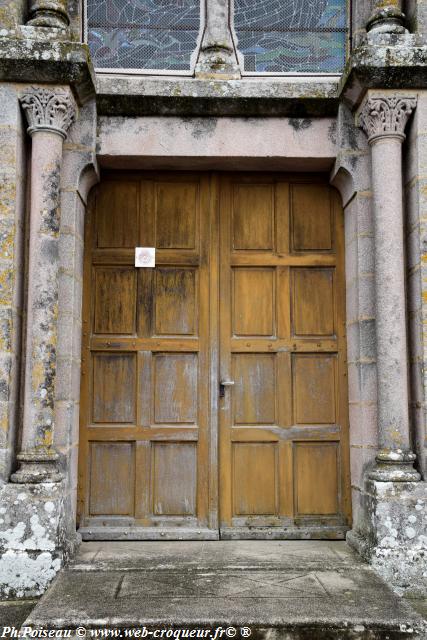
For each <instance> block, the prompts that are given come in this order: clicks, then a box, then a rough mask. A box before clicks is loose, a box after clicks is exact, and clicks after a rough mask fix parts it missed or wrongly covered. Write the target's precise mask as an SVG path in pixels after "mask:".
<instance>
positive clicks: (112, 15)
mask: <svg viewBox="0 0 427 640" xmlns="http://www.w3.org/2000/svg"><path fill="white" fill-rule="evenodd" d="M86 4H87V41H88V44H89V47H90V51H91V54H92V60H93V62H94V65H95V67H96V68H104V69H105V68H119V69H153V70H154V69H157V70H165V71H167V70H170V71H186V70H189V69H190V67H191V54H192V53H193V51H194V50H195V48H196V46H197V41H198V36H199V31H200V0H87V3H86Z"/></svg>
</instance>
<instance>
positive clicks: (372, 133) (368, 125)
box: [359, 96, 417, 143]
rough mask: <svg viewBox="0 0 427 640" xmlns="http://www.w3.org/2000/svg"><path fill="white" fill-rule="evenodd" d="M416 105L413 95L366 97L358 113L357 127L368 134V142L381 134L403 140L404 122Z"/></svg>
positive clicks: (381, 135)
mask: <svg viewBox="0 0 427 640" xmlns="http://www.w3.org/2000/svg"><path fill="white" fill-rule="evenodd" d="M416 106H417V99H416V98H415V97H402V96H384V97H380V98H368V99H367V100H366V102H365V104H364V105H363V107H362V110H361V111H360V114H359V127H361V128H362V129H363V131H364V132H365V133H366V135H367V136H368V140H369V143H372V142H373V141H374V140H376V139H377V138H380V137H383V136H395V137H400V138H401V139H402V140H404V139H405V127H406V123H407V122H408V120H409V116H410V115H411V113H412V112H413V111H414V109H415V107H416Z"/></svg>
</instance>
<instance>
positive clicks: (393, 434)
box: [390, 429, 402, 446]
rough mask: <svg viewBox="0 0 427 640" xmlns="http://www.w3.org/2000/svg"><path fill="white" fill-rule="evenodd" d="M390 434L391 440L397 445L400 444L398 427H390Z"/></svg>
mask: <svg viewBox="0 0 427 640" xmlns="http://www.w3.org/2000/svg"><path fill="white" fill-rule="evenodd" d="M390 435H391V437H392V438H393V441H394V442H395V444H396V445H398V446H401V445H402V434H401V433H400V431H399V430H398V429H392V430H391V431H390Z"/></svg>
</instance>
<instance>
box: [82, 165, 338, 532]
mask: <svg viewBox="0 0 427 640" xmlns="http://www.w3.org/2000/svg"><path fill="white" fill-rule="evenodd" d="M159 173H162V174H165V175H167V174H168V173H173V174H176V173H180V174H194V173H195V171H185V170H183V171H180V170H179V169H177V170H174V171H170V172H168V171H161V170H159V171H145V170H144V171H127V170H117V171H114V175H115V176H121V177H122V178H123V179H129V178H131V177H132V176H133V177H135V176H140V175H141V174H144V175H147V176H149V175H150V174H151V175H158V174H159ZM197 173H206V174H208V175H209V176H210V190H209V213H208V217H209V220H210V223H209V230H208V234H207V235H208V238H209V249H208V254H209V261H210V265H209V271H210V277H209V282H210V292H209V307H210V321H209V326H210V330H209V331H210V344H211V348H210V364H209V371H210V408H209V422H210V438H209V444H210V446H209V453H208V458H209V467H210V473H209V482H208V486H209V496H208V504H209V530H208V531H200V532H199V535H198V536H196V538H194V532H191V533H190V536H188V535H187V534H186V532H185V529H182V530H180V531H179V532H177V531H176V530H174V531H168V530H166V529H164V530H161V529H159V530H157V531H154V530H153V529H152V528H150V529H148V528H147V529H142V528H141V527H123V528H121V527H120V529H109V531H108V536H106V529H105V528H104V529H103V531H102V530H101V531H100V530H97V528H96V527H93V526H90V527H83V528H81V529H80V532H81V534H82V535H83V538H84V539H86V540H96V539H109V540H132V539H134V540H142V539H150V540H153V539H160V540H167V539H169V540H172V539H173V540H176V539H183V540H184V539H200V540H202V539H218V538H219V514H220V508H221V505H220V495H219V474H220V462H219V455H220V453H219V449H220V444H219V439H220V427H219V422H220V420H219V412H220V406H219V394H218V390H219V376H220V350H219V345H220V266H221V265H220V261H221V256H220V181H221V175H222V174H223V173H227V174H229V173H233V174H234V175H240V174H242V172H230V171H226V172H223V171H217V170H214V171H209V170H206V171H197ZM249 174H253V175H254V176H257V177H259V178H262V176H263V175H268V176H269V177H270V178H271V177H273V176H280V177H281V178H283V179H286V180H292V181H293V182H300V183H304V182H320V183H324V184H327V185H328V186H329V187H330V188H333V187H331V185H330V182H329V180H328V177H327V175H325V174H323V173H321V174H316V173H310V174H307V173H289V172H284V171H283V172H282V171H264V172H259V171H245V172H244V173H243V175H245V176H247V175H249ZM105 175H106V176H108V175H110V171H108V170H107V171H106V172H105ZM88 209H89V210H90V204H89V206H88ZM340 210H341V214H340V216H341V223H342V224H343V223H344V215H343V212H342V207H340ZM88 213H90V211H89V212H88ZM90 217H91V216H90V215H87V216H86V221H85V223H86V225H87V224H89V220H90ZM85 249H87V247H85ZM88 254H89V252H88V251H87V250H85V269H87V268H88V267H87V260H88ZM339 277H340V279H342V280H344V279H345V274H344V269H342V273H341V275H340V276H339ZM342 290H343V291H345V287H344V288H342ZM88 296H89V292H88V288H87V287H84V290H83V305H84V308H86V309H87V308H88V307H87V305H88V304H89V305H90V300H89V298H88ZM89 308H90V307H89ZM84 335H85V331H84V329H83V336H84ZM84 344H85V341H84V337H83V345H84ZM84 367H85V358H84V354H83V357H82V372H84ZM345 402H346V404H347V428H346V429H345V434H344V437H343V464H344V465H345V472H344V473H343V474H342V477H344V475H345V479H346V487H345V490H344V493H345V498H344V500H345V503H346V505H347V513H348V515H349V524H348V526H345V527H344V528H343V529H342V532H341V534H337V535H336V536H334V535H333V536H332V537H336V538H343V537H345V531H346V530H348V529H349V528H350V527H351V509H350V507H349V505H350V477H349V429H348V402H347V398H346V399H345ZM83 414H84V412H81V414H80V415H81V419H80V422H81V421H82V415H83ZM83 443H84V439H81V440H80V447H79V477H80V478H81V476H82V465H83V464H87V463H88V461H87V452H86V455H85V453H84V450H85V447H84V445H83ZM85 458H86V460H85ZM83 475H84V473H83ZM86 476H87V472H86ZM79 487H80V490H79V502H78V504H79V510H80V509H81V491H82V490H84V486H83V488H82V485H81V483H80V482H79ZM277 533H278V536H277V537H278V538H279V539H291V538H298V537H299V536H298V532H297V531H295V532H294V534H295V535H292V534H291V533H289V535H287V536H286V537H285V536H283V533H282V534H280V533H279V532H277ZM252 537H254V538H258V539H259V538H260V535H259V532H258V533H256V532H255V534H254V536H252ZM262 537H263V539H273V538H274V537H276V536H274V535H271V533H270V534H269V535H268V538H267V537H266V536H265V531H264V533H263V534H262ZM304 537H308V538H309V537H313V538H319V537H327V538H329V539H330V537H331V535H330V534H329V535H328V533H327V531H326V530H325V535H319V533H318V531H317V532H315V531H313V535H312V536H311V535H310V533H309V532H305V536H304Z"/></svg>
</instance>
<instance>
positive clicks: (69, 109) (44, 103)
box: [20, 88, 76, 140]
mask: <svg viewBox="0 0 427 640" xmlns="http://www.w3.org/2000/svg"><path fill="white" fill-rule="evenodd" d="M20 102H21V105H22V108H23V110H24V112H25V115H26V117H27V122H28V133H29V134H30V135H32V134H33V133H35V132H37V131H52V132H54V133H57V134H59V135H60V136H62V137H63V138H64V140H65V138H66V136H67V131H68V129H69V128H70V126H71V124H72V123H73V122H74V120H75V116H76V107H75V103H74V99H73V98H72V97H71V95H70V93H69V92H68V91H53V90H51V89H45V88H33V89H31V90H30V91H27V93H25V94H24V95H22V96H21V98H20Z"/></svg>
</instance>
